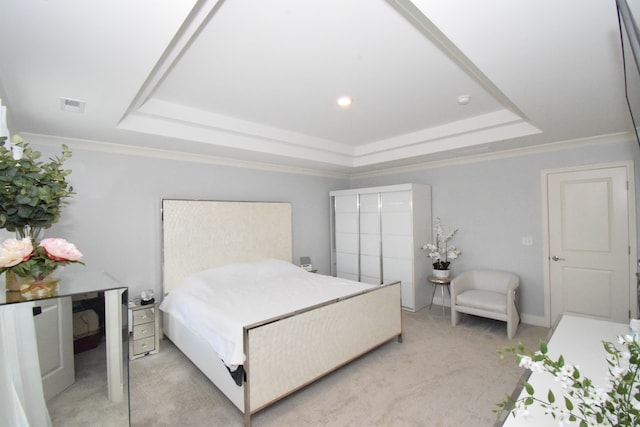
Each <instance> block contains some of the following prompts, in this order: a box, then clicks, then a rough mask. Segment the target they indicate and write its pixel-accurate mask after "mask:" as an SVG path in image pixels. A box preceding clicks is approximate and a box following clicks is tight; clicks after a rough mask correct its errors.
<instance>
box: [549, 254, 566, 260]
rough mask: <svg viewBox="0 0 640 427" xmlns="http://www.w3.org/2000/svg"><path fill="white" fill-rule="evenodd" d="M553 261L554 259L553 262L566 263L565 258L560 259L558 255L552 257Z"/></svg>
mask: <svg viewBox="0 0 640 427" xmlns="http://www.w3.org/2000/svg"><path fill="white" fill-rule="evenodd" d="M551 259H552V260H554V261H565V259H564V258H560V257H559V256H557V255H554V256H552V257H551Z"/></svg>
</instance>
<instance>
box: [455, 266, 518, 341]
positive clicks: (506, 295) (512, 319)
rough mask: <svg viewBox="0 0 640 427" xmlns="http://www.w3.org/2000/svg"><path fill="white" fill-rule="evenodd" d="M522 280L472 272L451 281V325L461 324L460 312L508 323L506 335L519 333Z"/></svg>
mask: <svg viewBox="0 0 640 427" xmlns="http://www.w3.org/2000/svg"><path fill="white" fill-rule="evenodd" d="M519 286H520V279H519V278H518V276H516V275H515V274H513V273H508V272H506V271H497V270H472V271H467V272H464V273H462V274H460V275H458V276H456V277H454V278H453V280H452V281H451V324H453V326H455V325H457V324H458V320H459V316H460V313H467V314H473V315H475V316H482V317H487V318H490V319H495V320H501V321H503V322H507V336H508V337H509V339H511V338H513V337H514V335H515V334H516V331H517V330H518V325H519V323H520V315H519V314H518V308H517V305H516V290H517V289H518V287H519Z"/></svg>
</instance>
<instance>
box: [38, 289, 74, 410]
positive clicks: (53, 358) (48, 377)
mask: <svg viewBox="0 0 640 427" xmlns="http://www.w3.org/2000/svg"><path fill="white" fill-rule="evenodd" d="M35 305H36V307H39V309H40V310H39V313H34V314H35V317H34V322H35V326H36V337H37V340H38V358H39V360H40V371H41V374H42V387H43V389H44V397H45V399H47V400H49V399H51V398H52V397H54V396H56V395H57V394H58V393H60V392H61V391H63V390H64V389H66V388H67V387H69V386H70V385H71V384H73V383H74V381H75V369H74V355H73V313H72V303H71V297H62V298H52V299H47V300H42V301H37V302H36V303H35Z"/></svg>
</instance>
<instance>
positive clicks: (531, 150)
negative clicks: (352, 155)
mask: <svg viewBox="0 0 640 427" xmlns="http://www.w3.org/2000/svg"><path fill="white" fill-rule="evenodd" d="M635 139H636V137H635V135H634V134H632V133H631V132H620V133H613V134H609V135H600V136H593V137H588V138H580V139H571V140H565V141H558V142H551V143H547V144H542V145H535V146H531V147H522V148H514V149H511V150H502V151H498V152H488V153H487V152H483V153H477V154H471V155H468V156H464V157H458V158H452V159H446V160H435V161H427V162H421V163H415V164H411V165H405V166H398V167H391V168H385V169H378V170H375V171H366V172H353V173H351V174H350V175H349V178H351V179H354V178H370V177H375V176H383V175H394V174H399V173H405V172H414V171H416V170H424V169H436V168H443V167H448V166H458V165H464V164H469V163H477V162H485V161H489V160H500V159H507V158H512V157H522V156H529V155H533V154H540V153H545V152H552V151H560V150H570V149H575V148H580V147H584V146H585V145H591V146H593V145H601V144H614V143H621V142H631V141H635Z"/></svg>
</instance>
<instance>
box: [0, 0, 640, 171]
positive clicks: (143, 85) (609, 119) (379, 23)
mask: <svg viewBox="0 0 640 427" xmlns="http://www.w3.org/2000/svg"><path fill="white" fill-rule="evenodd" d="M619 37H620V36H619V32H618V21H617V12H616V6H615V0H601V1H590V2H585V1H584V0H565V1H562V2H558V1H556V0H540V1H520V2H514V1H513V0H483V1H481V2H479V1H474V0H413V1H409V0H388V1H384V0H322V1H313V2H312V1H305V2H301V1H296V0H270V1H261V0H224V1H223V0H219V1H215V0H201V1H194V0H181V1H172V2H166V1H165V2H158V1H157V0H136V1H131V0H111V1H109V2H87V1H81V0H3V5H2V16H1V17H0V40H2V43H0V95H1V97H2V103H3V104H5V105H7V106H8V109H9V115H8V120H9V125H10V129H11V131H12V132H14V133H15V132H21V133H24V134H27V135H28V134H32V135H51V136H57V137H62V138H71V139H74V140H77V141H75V142H76V143H77V144H86V145H87V146H88V145H90V144H102V145H104V144H107V145H113V146H114V147H121V146H133V147H139V148H145V149H146V148H152V149H158V150H164V151H169V152H176V153H182V154H190V155H196V156H214V157H216V158H227V159H230V160H231V159H233V160H242V161H250V162H266V163H270V164H273V165H280V166H283V167H285V166H286V167H292V166H293V167H299V168H307V169H312V170H317V171H326V172H341V173H346V174H350V173H358V172H363V171H373V170H380V169H386V168H390V167H396V166H405V165H411V164H415V163H424V162H428V161H434V160H443V159H451V158H459V157H464V156H469V155H474V154H475V155H477V154H478V153H484V154H486V153H498V152H501V151H504V150H514V149H520V148H530V147H535V146H539V145H545V144H550V143H557V142H563V141H573V140H580V139H582V138H590V137H594V136H595V137H597V136H606V135H616V134H620V133H623V132H624V133H626V132H629V131H630V130H631V129H632V125H631V122H630V119H629V113H628V110H627V106H626V103H625V98H624V84H623V72H622V59H621V53H620V41H619ZM340 96H349V97H351V99H352V104H351V105H350V106H349V107H347V108H343V107H340V106H338V105H337V103H336V99H337V98H338V97H340ZM465 101H466V102H465ZM79 110H82V111H79Z"/></svg>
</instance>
